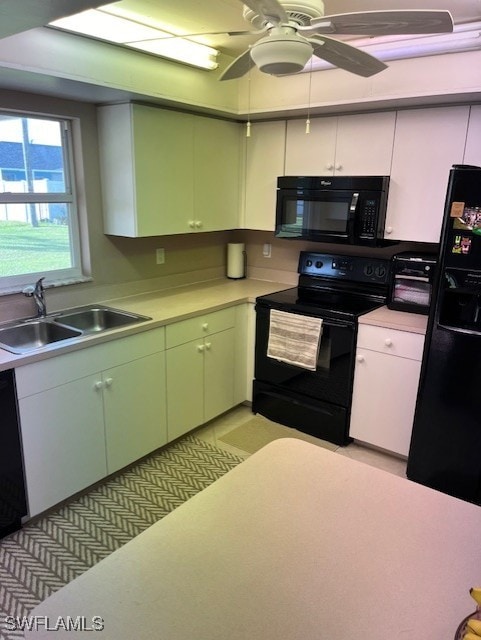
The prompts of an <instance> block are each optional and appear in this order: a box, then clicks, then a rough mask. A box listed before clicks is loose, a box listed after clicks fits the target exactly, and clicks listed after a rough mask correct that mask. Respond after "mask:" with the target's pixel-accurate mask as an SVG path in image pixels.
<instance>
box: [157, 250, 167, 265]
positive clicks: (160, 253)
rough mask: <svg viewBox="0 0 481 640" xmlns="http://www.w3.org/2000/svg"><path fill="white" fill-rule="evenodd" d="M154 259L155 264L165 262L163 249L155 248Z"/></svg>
mask: <svg viewBox="0 0 481 640" xmlns="http://www.w3.org/2000/svg"><path fill="white" fill-rule="evenodd" d="M155 259H156V261H157V264H164V262H165V249H156V250H155Z"/></svg>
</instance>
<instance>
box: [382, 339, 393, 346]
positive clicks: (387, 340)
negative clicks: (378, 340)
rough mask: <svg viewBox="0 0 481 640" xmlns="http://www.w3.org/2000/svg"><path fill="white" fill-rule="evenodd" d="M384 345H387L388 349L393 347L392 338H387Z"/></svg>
mask: <svg viewBox="0 0 481 640" xmlns="http://www.w3.org/2000/svg"><path fill="white" fill-rule="evenodd" d="M384 344H385V345H386V347H392V340H391V338H386V339H385V340H384Z"/></svg>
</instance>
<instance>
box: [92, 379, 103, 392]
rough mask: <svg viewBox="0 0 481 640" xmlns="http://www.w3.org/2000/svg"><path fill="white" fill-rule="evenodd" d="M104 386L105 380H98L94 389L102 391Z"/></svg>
mask: <svg viewBox="0 0 481 640" xmlns="http://www.w3.org/2000/svg"><path fill="white" fill-rule="evenodd" d="M103 386H104V384H103V382H102V381H101V380H97V382H96V383H95V384H94V389H95V391H100V389H102V387H103Z"/></svg>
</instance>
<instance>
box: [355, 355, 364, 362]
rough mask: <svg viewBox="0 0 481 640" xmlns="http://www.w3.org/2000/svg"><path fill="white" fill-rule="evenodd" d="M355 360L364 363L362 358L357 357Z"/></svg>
mask: <svg viewBox="0 0 481 640" xmlns="http://www.w3.org/2000/svg"><path fill="white" fill-rule="evenodd" d="M356 360H357V361H358V362H364V356H357V358H356Z"/></svg>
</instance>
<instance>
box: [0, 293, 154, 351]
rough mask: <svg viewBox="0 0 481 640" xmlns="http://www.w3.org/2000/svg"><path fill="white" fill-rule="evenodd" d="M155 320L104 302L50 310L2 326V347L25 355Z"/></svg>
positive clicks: (0, 344) (0, 346) (0, 328)
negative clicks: (50, 311) (47, 312)
mask: <svg viewBox="0 0 481 640" xmlns="http://www.w3.org/2000/svg"><path fill="white" fill-rule="evenodd" d="M147 320H152V318H149V317H148V316H142V315H139V314H136V313H130V312H128V311H121V310H120V309H114V308H113V307H106V306H104V305H89V306H86V307H76V308H74V309H67V310H65V311H57V312H54V313H50V314H48V315H46V316H44V317H41V318H27V319H22V320H16V321H13V322H8V323H4V324H1V325H0V349H5V350H6V351H10V352H11V353H15V354H17V355H18V354H25V353H30V352H31V351H36V350H37V349H42V348H44V347H48V346H51V345H56V344H57V343H58V342H65V341H67V340H68V341H69V343H72V342H75V341H76V340H79V339H80V338H82V337H84V336H87V335H92V334H97V333H101V332H103V331H109V330H110V329H118V328H119V327H124V326H128V325H131V324H137V323H139V322H145V321H147Z"/></svg>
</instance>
